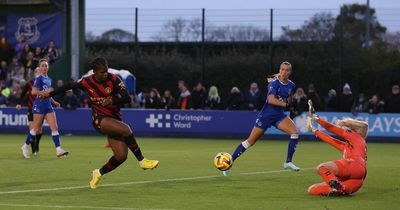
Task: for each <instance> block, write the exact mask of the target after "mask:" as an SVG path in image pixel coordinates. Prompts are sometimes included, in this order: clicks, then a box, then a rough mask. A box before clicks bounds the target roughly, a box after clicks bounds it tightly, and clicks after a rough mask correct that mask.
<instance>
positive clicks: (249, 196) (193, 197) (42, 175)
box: [0, 134, 400, 210]
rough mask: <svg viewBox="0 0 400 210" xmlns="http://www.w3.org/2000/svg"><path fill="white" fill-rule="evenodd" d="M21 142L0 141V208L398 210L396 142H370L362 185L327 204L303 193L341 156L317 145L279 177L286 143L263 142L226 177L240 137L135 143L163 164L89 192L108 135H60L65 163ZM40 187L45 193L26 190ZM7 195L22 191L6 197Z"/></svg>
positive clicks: (129, 171)
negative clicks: (220, 161) (224, 159)
mask: <svg viewBox="0 0 400 210" xmlns="http://www.w3.org/2000/svg"><path fill="white" fill-rule="evenodd" d="M24 138H25V135H4V134H1V135H0V166H1V170H0V209H30V210H32V209H113V208H114V209H123V208H124V209H324V210H325V209H331V210H333V209H338V210H343V209H374V210H375V209H399V208H400V207H399V206H400V201H399V200H400V199H399V198H400V178H399V174H400V166H399V165H398V164H399V160H400V154H399V151H400V144H390V143H385V144H384V143H370V144H369V147H368V158H369V159H368V176H367V179H366V181H365V183H364V186H363V187H362V188H361V189H360V191H359V192H357V193H355V194H354V195H352V196H349V197H342V198H328V197H319V196H309V195H308V194H307V192H306V190H307V188H308V187H309V186H310V185H312V184H314V183H317V182H321V181H322V180H321V178H320V177H319V176H318V175H317V174H316V173H315V172H314V170H313V168H314V167H315V166H317V165H318V164H319V163H321V162H325V161H329V160H334V159H340V158H341V154H340V153H339V152H338V151H336V150H334V149H332V148H331V147H330V146H328V145H326V144H324V143H321V142H316V141H305V142H300V144H299V145H298V147H297V152H296V154H295V163H296V164H297V165H298V166H300V167H302V169H303V170H301V171H300V172H291V171H282V163H283V160H284V159H285V156H286V148H287V142H285V141H267V140H262V141H259V142H257V144H256V145H255V146H254V147H252V148H251V149H250V150H249V151H247V152H246V153H245V154H244V155H243V156H242V157H241V158H240V159H238V160H237V161H236V162H235V165H234V167H233V168H232V170H231V176H229V177H222V176H216V175H220V173H219V171H218V170H217V169H215V168H214V166H213V164H212V159H213V157H214V155H216V154H217V153H218V152H220V151H227V152H230V153H231V152H232V150H234V148H235V147H236V146H237V144H238V143H239V142H240V140H238V139H237V140H221V139H184V138H179V139H173V138H137V139H138V142H139V145H140V146H141V148H142V151H143V152H144V154H145V156H147V157H148V158H154V159H158V160H160V166H159V167H158V168H157V169H156V170H152V171H143V170H141V169H140V168H139V167H138V165H137V162H136V161H135V158H134V156H133V155H131V154H130V156H129V158H128V160H127V162H125V163H124V164H123V165H121V166H120V167H119V168H118V169H117V170H115V171H113V172H111V173H109V174H107V175H106V176H104V177H103V179H102V181H101V184H100V185H99V187H98V188H97V189H96V190H91V189H89V187H86V186H87V185H88V182H89V179H90V172H91V171H92V170H93V169H95V168H99V167H100V166H102V165H103V164H104V163H105V162H106V161H107V160H108V159H109V158H110V157H111V151H110V150H109V149H104V148H103V144H104V143H105V137H103V136H72V137H67V136H65V137H62V143H63V147H65V148H66V149H68V150H70V152H71V153H70V156H68V157H67V158H62V159H57V158H56V157H55V150H54V146H53V143H52V141H51V139H50V137H49V136H48V135H47V136H46V135H45V136H44V137H43V139H42V141H41V150H40V155H39V156H38V157H32V158H30V159H23V158H22V155H21V153H20V146H21V145H22V143H23V140H24ZM247 172H264V173H250V174H246V173H247ZM184 178H192V179H184ZM140 181H150V182H148V183H143V182H142V183H140ZM118 183H120V185H117V184H118ZM102 184H103V185H106V186H102ZM69 187H77V188H75V189H71V188H69ZM56 188H65V189H58V190H57V189H56ZM37 189H45V190H43V191H29V190H37ZM46 189H56V190H53V191H50V190H46ZM24 190H27V191H24ZM10 191H20V192H18V193H13V194H4V192H10ZM97 207H99V208H97Z"/></svg>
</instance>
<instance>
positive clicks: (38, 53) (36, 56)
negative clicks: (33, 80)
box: [33, 47, 43, 62]
mask: <svg viewBox="0 0 400 210" xmlns="http://www.w3.org/2000/svg"><path fill="white" fill-rule="evenodd" d="M42 58H43V52H42V48H40V47H36V48H35V53H34V54H33V60H35V61H36V62H39V60H40V59H42Z"/></svg>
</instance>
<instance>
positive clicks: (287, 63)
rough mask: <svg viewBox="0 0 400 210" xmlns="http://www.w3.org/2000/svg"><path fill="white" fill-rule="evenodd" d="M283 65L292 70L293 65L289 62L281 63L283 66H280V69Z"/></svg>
mask: <svg viewBox="0 0 400 210" xmlns="http://www.w3.org/2000/svg"><path fill="white" fill-rule="evenodd" d="M282 65H287V66H289V67H290V70H292V64H291V63H289V62H287V61H283V62H282V63H281V65H280V66H279V69H280V67H281V66H282Z"/></svg>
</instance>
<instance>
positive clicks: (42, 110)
mask: <svg viewBox="0 0 400 210" xmlns="http://www.w3.org/2000/svg"><path fill="white" fill-rule="evenodd" d="M38 71H39V72H38V74H39V76H38V77H36V79H35V82H34V84H33V87H32V90H31V94H32V95H34V96H36V98H35V101H34V102H33V106H32V112H33V125H32V127H33V128H32V129H31V130H30V131H29V134H28V137H27V140H26V142H25V143H24V145H22V148H21V149H22V154H23V155H24V157H25V158H29V151H28V145H29V143H30V141H31V139H34V138H35V136H36V134H37V133H38V132H39V131H41V129H42V123H43V120H44V119H46V121H47V123H49V126H50V129H51V136H52V138H53V142H54V145H55V147H56V156H57V157H58V158H59V157H62V156H66V155H68V151H65V150H63V149H62V148H61V142H60V134H59V133H58V126H57V120H56V114H55V112H54V109H53V106H52V103H54V104H56V105H58V106H59V105H60V104H59V103H58V102H56V101H54V100H53V99H52V98H47V99H42V98H39V95H40V92H41V91H45V90H46V89H49V88H51V79H50V78H49V77H48V76H47V73H48V71H49V64H48V62H47V60H46V59H40V60H39V69H38Z"/></svg>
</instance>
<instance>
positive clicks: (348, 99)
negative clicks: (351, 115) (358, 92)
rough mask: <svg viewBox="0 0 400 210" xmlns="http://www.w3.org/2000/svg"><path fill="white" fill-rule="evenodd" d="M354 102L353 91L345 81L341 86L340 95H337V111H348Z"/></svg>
mask: <svg viewBox="0 0 400 210" xmlns="http://www.w3.org/2000/svg"><path fill="white" fill-rule="evenodd" d="M353 103H354V97H353V93H352V92H351V88H350V85H349V84H348V83H346V84H345V85H344V86H343V91H342V95H340V97H339V104H338V111H339V112H350V111H351V107H352V106H353Z"/></svg>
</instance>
